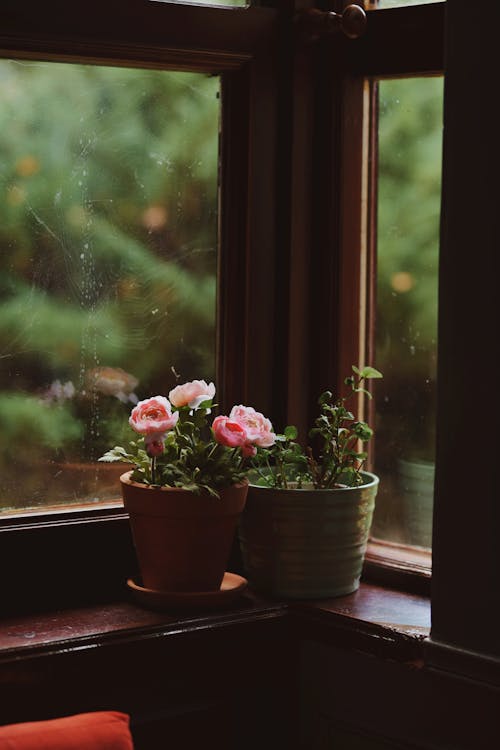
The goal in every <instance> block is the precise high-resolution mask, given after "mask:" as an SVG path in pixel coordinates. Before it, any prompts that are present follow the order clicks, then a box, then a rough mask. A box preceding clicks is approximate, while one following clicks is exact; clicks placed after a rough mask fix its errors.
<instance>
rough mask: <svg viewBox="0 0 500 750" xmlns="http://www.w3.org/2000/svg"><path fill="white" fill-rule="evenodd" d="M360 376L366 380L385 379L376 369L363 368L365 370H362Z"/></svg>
mask: <svg viewBox="0 0 500 750" xmlns="http://www.w3.org/2000/svg"><path fill="white" fill-rule="evenodd" d="M359 375H360V377H362V378H366V379H369V378H383V377H384V376H383V375H382V373H381V372H379V370H376V369H375V368H374V367H363V369H362V370H361V372H360V373H359Z"/></svg>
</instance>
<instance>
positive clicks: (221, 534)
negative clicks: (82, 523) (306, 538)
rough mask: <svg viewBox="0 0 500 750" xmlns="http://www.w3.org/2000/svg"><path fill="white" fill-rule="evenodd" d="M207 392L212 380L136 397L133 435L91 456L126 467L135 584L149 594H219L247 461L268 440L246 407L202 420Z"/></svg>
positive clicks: (263, 424) (265, 428) (207, 409)
mask: <svg viewBox="0 0 500 750" xmlns="http://www.w3.org/2000/svg"><path fill="white" fill-rule="evenodd" d="M214 396H215V386H214V384H213V383H206V382H205V381H204V380H195V381H192V382H189V383H185V384H184V385H179V386H177V387H176V388H174V389H173V390H171V391H170V393H169V397H168V398H166V397H165V396H155V397H153V398H148V399H145V400H143V401H139V403H137V405H136V406H135V407H134V408H133V409H132V412H131V415H130V418H129V424H130V427H131V428H132V429H133V430H134V431H135V432H136V433H138V438H137V439H136V440H132V441H131V442H130V445H129V446H128V448H127V449H125V448H124V447H121V446H116V447H114V448H113V449H112V450H110V451H108V452H107V453H105V454H104V456H102V457H101V458H100V459H99V460H100V461H104V462H117V461H123V462H126V463H130V464H133V466H134V468H133V469H132V470H131V471H128V472H126V473H124V474H123V475H122V476H121V477H120V482H121V488H122V495H123V501H124V506H125V509H126V511H127V512H128V513H129V517H130V524H131V530H132V536H133V540H134V545H135V549H136V553H137V558H138V563H139V569H140V574H141V579H142V580H141V583H140V587H141V588H142V589H144V590H147V591H149V592H161V593H163V594H165V595H168V594H175V593H176V592H177V593H179V592H180V593H181V594H189V593H190V592H197V593H198V594H200V593H203V592H217V591H219V589H220V588H221V584H222V582H223V579H224V577H225V573H226V565H227V562H228V558H229V555H230V552H231V547H232V543H233V539H234V535H235V530H236V526H237V522H238V518H239V515H240V513H241V511H242V510H243V507H244V505H245V501H246V496H247V487H248V480H247V478H246V473H247V470H248V462H249V460H250V458H251V457H252V456H254V454H255V453H256V450H257V446H261V447H264V446H266V445H271V443H272V442H273V441H274V435H273V434H272V433H271V432H270V422H269V420H267V419H266V418H265V417H264V416H263V415H262V414H260V413H258V412H255V411H254V410H253V409H249V408H248V407H244V406H239V407H238V410H239V413H240V418H239V419H238V420H235V419H232V418H230V417H227V416H218V417H216V418H215V419H214V420H213V422H212V424H210V423H209V415H210V414H211V410H212V408H213V406H214V404H213V399H214ZM249 415H251V416H252V419H251V420H250V418H249ZM245 418H246V421H245ZM250 422H251V424H250ZM129 585H131V583H130V582H129ZM131 587H132V588H134V587H135V589H137V582H133V581H132V585H131Z"/></svg>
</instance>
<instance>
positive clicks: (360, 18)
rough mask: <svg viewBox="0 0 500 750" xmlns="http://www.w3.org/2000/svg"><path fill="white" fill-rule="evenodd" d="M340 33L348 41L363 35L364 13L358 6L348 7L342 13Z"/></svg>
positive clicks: (364, 27) (364, 26)
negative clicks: (341, 32) (346, 37)
mask: <svg viewBox="0 0 500 750" xmlns="http://www.w3.org/2000/svg"><path fill="white" fill-rule="evenodd" d="M340 26H341V28H342V31H343V32H344V34H345V35H346V36H348V37H349V39H358V37H360V36H362V35H363V34H364V33H365V29H366V13H365V11H364V9H363V8H362V7H361V6H360V5H354V4H353V5H348V6H347V8H345V10H344V12H343V13H342V19H341V22H340Z"/></svg>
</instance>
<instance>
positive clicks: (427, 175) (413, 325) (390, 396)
mask: <svg viewBox="0 0 500 750" xmlns="http://www.w3.org/2000/svg"><path fill="white" fill-rule="evenodd" d="M378 90H379V123H378V217H377V220H378V229H377V311H376V366H377V368H379V369H380V370H382V372H383V373H384V379H383V380H381V381H378V382H377V415H376V435H377V443H376V465H375V470H376V472H377V473H378V474H379V475H380V476H381V479H382V481H381V483H380V491H379V497H378V498H377V508H376V512H375V517H374V523H373V528H372V535H373V536H375V537H379V538H383V539H386V540H390V541H393V542H400V543H403V544H412V545H417V546H422V547H430V545H431V532H432V502H433V484H434V456H435V427H436V359H437V315H438V257H439V221H440V205H441V155H442V122H443V111H442V109H443V79H442V78H440V77H426V78H411V79H400V80H386V81H380V82H379V83H378Z"/></svg>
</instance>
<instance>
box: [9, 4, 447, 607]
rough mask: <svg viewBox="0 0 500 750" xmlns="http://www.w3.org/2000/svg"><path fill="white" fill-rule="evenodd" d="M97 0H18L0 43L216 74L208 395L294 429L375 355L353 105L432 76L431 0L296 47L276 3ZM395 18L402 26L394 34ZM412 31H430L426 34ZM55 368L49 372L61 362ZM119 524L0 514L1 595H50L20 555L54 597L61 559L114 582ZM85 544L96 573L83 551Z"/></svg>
mask: <svg viewBox="0 0 500 750" xmlns="http://www.w3.org/2000/svg"><path fill="white" fill-rule="evenodd" d="M101 6H102V4H98V3H97V0H91V2H87V3H85V6H83V5H82V8H81V13H80V17H81V23H80V25H79V27H78V30H76V31H75V28H74V20H73V19H74V15H75V7H74V6H73V7H72V8H71V12H70V9H69V8H68V9H62V10H61V13H60V15H59V16H58V18H57V23H56V25H54V24H55V20H54V18H51V17H50V14H47V13H45V12H44V11H43V9H42V8H41V7H40V6H39V4H36V3H34V2H31V0H29V1H28V0H27V1H26V3H25V4H24V5H23V12H21V13H15V12H12V14H11V15H10V16H9V19H8V23H7V24H6V25H4V26H3V28H2V32H1V33H2V36H1V39H0V48H1V49H2V50H3V52H2V55H3V57H4V58H5V59H6V60H7V59H17V60H21V61H28V62H29V63H30V64H31V63H32V62H33V61H34V62H35V63H36V64H37V65H38V64H39V63H40V61H42V63H44V64H49V63H50V64H51V65H54V64H55V65H61V64H62V63H64V64H68V65H69V64H71V65H74V64H75V63H76V64H78V65H83V66H86V65H89V64H91V65H92V66H94V65H97V66H98V67H97V68H96V70H99V69H101V70H103V69H108V70H112V71H113V75H117V76H118V75H122V74H123V75H124V76H125V75H128V73H127V69H133V68H135V69H137V70H135V71H132V73H131V75H132V76H135V75H137V76H139V74H140V75H143V73H142V71H144V70H145V69H148V70H150V71H151V72H152V74H153V73H154V75H155V76H156V74H158V76H161V75H164V74H166V73H165V71H175V73H172V75H175V76H177V75H193V76H194V75H198V76H202V77H203V80H204V81H205V84H204V85H207V86H208V87H209V88H210V87H213V88H212V89H211V90H216V88H217V86H218V85H219V84H218V81H220V100H219V104H218V105H217V106H220V141H219V149H218V159H219V164H218V172H219V179H220V182H219V187H218V192H219V195H218V209H217V237H218V244H219V254H218V260H217V280H218V284H217V293H216V302H215V362H214V368H215V374H216V382H217V385H218V394H219V400H220V403H221V405H222V407H224V404H229V405H230V404H232V403H239V402H246V403H249V404H256V405H259V406H260V408H261V409H262V411H263V412H264V413H266V414H269V415H271V416H272V418H273V421H274V423H275V424H276V425H283V424H286V423H295V424H297V425H298V426H299V428H300V429H301V430H302V431H303V430H304V427H305V426H306V425H310V424H311V422H312V420H313V418H314V417H315V416H316V399H317V394H318V393H319V392H321V390H324V389H325V388H328V387H332V385H333V386H335V384H336V383H335V381H336V379H337V378H342V377H343V375H344V374H345V372H346V370H347V371H348V370H349V368H350V366H351V364H352V363H356V362H358V363H361V362H363V361H365V362H366V361H370V360H371V361H373V356H372V355H374V350H373V345H374V341H375V338H374V330H373V327H372V325H371V321H372V320H373V317H374V316H373V309H374V308H373V304H374V299H375V295H374V289H373V288H371V286H370V284H369V283H368V282H369V280H371V279H373V278H374V274H373V272H372V271H373V268H372V266H371V265H370V264H373V258H374V256H373V252H372V250H373V248H372V247H371V244H370V237H371V236H372V235H371V234H370V232H369V231H368V229H369V226H370V221H372V220H373V209H374V202H373V201H372V200H371V199H370V195H372V196H373V195H374V192H373V190H372V185H371V182H370V180H371V179H372V176H371V175H370V173H369V170H368V169H367V165H368V160H367V159H366V158H365V156H366V155H367V153H368V147H369V146H370V137H371V135H370V132H369V129H368V128H367V123H368V122H369V118H368V119H367V118H366V117H365V118H363V117H361V114H362V113H363V112H364V113H366V114H370V113H372V114H373V113H374V106H375V104H374V100H373V98H372V97H370V94H369V88H368V87H367V86H366V81H367V80H373V79H377V78H386V77H390V76H395V75H401V74H405V75H416V74H418V75H427V74H429V73H436V72H439V71H440V70H441V69H442V27H443V16H442V10H441V9H442V5H441V4H437V5H425V6H422V7H419V6H417V7H408V8H404V9H387V10H384V9H380V10H378V11H377V12H376V13H375V12H374V13H373V14H370V17H369V33H367V34H366V36H365V37H363V38H361V39H358V40H356V42H352V40H349V39H347V38H343V37H341V36H335V37H331V38H330V37H328V36H327V37H325V38H320V39H318V40H315V41H314V40H313V41H312V43H311V42H310V40H309V41H308V40H305V41H304V40H299V41H297V40H296V39H295V36H294V39H295V41H296V42H297V46H296V47H294V45H293V44H292V43H291V38H288V37H287V35H286V34H282V33H280V30H281V31H283V28H285V27H287V24H288V23H289V19H288V17H285V16H286V13H284V12H281V11H278V10H277V9H276V8H274V7H249V8H237V7H235V8H224V7H206V6H205V7H204V6H202V5H188V4H181V3H164V2H151V3H147V4H146V6H145V7H144V8H143V9H142V10H144V12H141V13H140V14H138V13H137V12H136V10H134V7H133V6H130V5H128V4H127V5H125V6H123V5H120V13H118V14H117V13H115V12H114V11H113V6H112V5H109V6H108V5H106V6H105V7H104V9H103V7H101ZM97 18H98V19H99V20H98V22H97V21H96V19H97ZM401 19H403V21H404V23H403V24H402V26H401V34H400V35H399V36H398V34H393V33H392V32H393V31H394V24H396V27H397V25H398V24H399V23H400V20H401ZM283 25H284V26H283ZM287 28H288V27H287ZM96 29H98V32H96ZM404 29H411V33H409V32H408V31H404ZM422 29H426V33H427V30H428V29H432V35H431V38H430V40H429V39H428V43H427V44H426V45H422V44H421V43H420V36H419V34H420V33H421V32H422ZM426 38H427V37H426ZM332 40H335V42H334V43H332ZM401 40H403V42H404V43H403V44H402V43H401ZM302 41H304V43H302ZM294 44H295V42H294ZM5 64H6V63H4V65H5ZM110 65H111V66H112V67H111V68H109V66H110ZM99 66H101V67H100V68H99ZM120 68H124V71H123V72H122V73H119V72H117V71H118V70H119V69H120ZM129 72H130V71H129ZM169 75H170V73H169ZM207 75H208V76H211V78H207V77H206V76H207ZM179 80H180V79H179ZM186 80H187V79H186ZM217 116H218V115H217ZM340 157H342V158H340ZM370 191H371V192H370ZM367 206H368V209H369V211H368V214H369V215H368V219H367V218H366V213H365V212H364V208H366V207H367ZM207 211H208V212H210V211H212V209H207ZM370 211H371V212H372V213H371V214H370ZM151 216H153V218H154V214H151ZM157 216H159V213H158V214H157ZM211 216H213V212H212V214H211ZM370 216H371V218H370ZM45 223H47V222H45ZM35 224H36V219H35ZM39 226H40V225H39ZM56 234H57V233H56ZM77 259H78V258H77ZM79 260H82V259H79ZM151 309H152V310H153V309H155V307H152V308H151ZM96 364H97V363H96ZM170 364H171V363H170V362H168V363H166V366H167V370H168V367H169V366H170ZM98 366H104V363H103V362H99V363H98ZM113 366H114V365H113ZM117 366H119V367H123V365H121V364H119V363H118V365H117ZM123 369H126V368H125V367H123ZM126 371H127V372H129V371H128V370H126ZM130 374H131V375H135V373H134V372H131V373H130ZM53 376H54V377H53ZM52 377H53V379H50V382H49V379H48V378H47V381H46V382H44V384H43V385H44V386H46V385H49V386H50V384H51V383H52V382H54V380H57V379H58V378H57V373H55V372H54V373H51V375H50V378H52ZM59 380H60V381H61V386H64V384H65V383H66V382H67V380H66V379H62V380H61V377H59ZM134 392H135V391H134ZM136 395H137V394H136ZM124 521H125V519H124V518H123V517H122V516H121V515H120V510H119V508H108V507H106V506H103V507H101V508H96V509H95V511H94V512H93V513H91V514H89V512H88V510H87V509H82V508H79V507H78V506H75V508H74V509H73V510H70V511H64V512H63V511H62V510H61V512H54V513H52V514H51V515H50V516H45V515H43V514H40V515H39V516H36V514H35V515H34V516H30V518H29V519H26V518H20V517H17V518H16V517H15V516H13V517H12V518H11V519H10V520H5V521H4V525H3V530H2V531H1V532H0V533H1V534H2V541H3V540H5V542H4V541H3V545H2V555H4V559H5V560H6V561H7V560H9V559H14V558H15V559H16V560H18V561H19V564H18V566H17V567H16V576H15V580H13V582H12V584H9V585H11V589H10V590H9V591H8V592H6V597H7V599H8V598H9V596H10V597H12V599H13V601H14V600H16V601H17V606H22V604H20V602H19V594H16V591H15V588H16V586H17V591H22V592H23V599H24V600H25V601H29V602H30V606H36V605H35V604H33V602H35V601H38V606H48V605H47V600H46V599H44V600H43V601H41V593H39V592H37V591H36V585H35V584H34V583H33V582H32V581H31V576H30V573H31V570H30V567H29V566H30V560H32V559H42V558H43V559H44V565H45V567H46V569H47V570H49V571H50V572H51V580H55V581H57V584H56V585H55V586H54V590H53V591H51V592H50V596H51V598H52V601H56V602H58V601H59V600H60V598H61V597H62V598H63V599H64V598H65V597H66V596H67V588H68V581H69V575H70V573H69V571H71V576H72V579H73V580H74V578H75V576H76V577H77V578H78V581H79V584H78V585H79V586H80V590H81V591H83V590H85V591H86V592H87V595H88V596H89V597H95V596H97V595H98V592H97V591H96V590H95V585H94V586H93V585H92V584H95V582H96V581H98V582H99V586H98V588H99V592H100V594H99V595H101V596H105V595H109V591H110V590H112V591H116V590H117V589H119V587H120V586H121V585H122V581H123V564H122V563H120V555H126V554H128V553H129V552H127V550H128V551H130V539H129V538H128V537H127V534H128V527H127V525H126V523H124ZM89 544H91V545H92V549H93V553H94V554H93V559H92V561H91V563H90V565H91V567H90V569H89V568H88V565H89V561H88V559H87V557H85V555H84V553H83V550H85V549H87V548H88V546H89ZM110 549H113V550H114V551H115V553H116V554H115V556H114V561H115V562H114V564H113V565H112V564H111V562H110V559H109V550H110ZM62 550H64V552H63V551H62ZM33 556H34V557H33ZM63 557H64V559H65V566H64V571H61V565H60V560H61V559H63ZM83 560H84V561H85V562H83ZM103 570H105V571H106V573H105V575H104V574H103ZM75 571H76V572H75ZM106 592H108V593H106ZM13 606H14V605H13Z"/></svg>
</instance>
